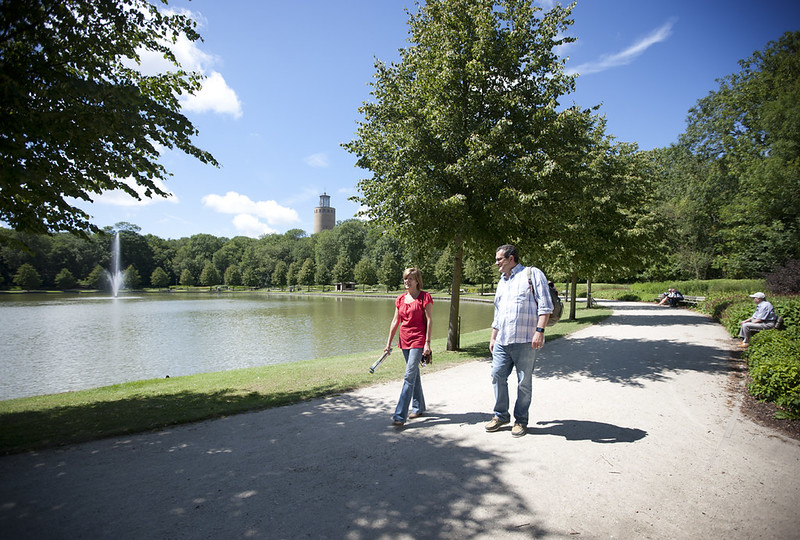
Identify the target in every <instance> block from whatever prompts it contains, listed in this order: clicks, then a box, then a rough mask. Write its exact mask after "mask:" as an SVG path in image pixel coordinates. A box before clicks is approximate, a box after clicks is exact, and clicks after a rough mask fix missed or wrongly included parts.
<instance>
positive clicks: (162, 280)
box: [150, 266, 169, 289]
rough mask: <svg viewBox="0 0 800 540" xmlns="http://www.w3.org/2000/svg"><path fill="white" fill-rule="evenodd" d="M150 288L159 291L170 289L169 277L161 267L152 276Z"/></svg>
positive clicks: (157, 267)
mask: <svg viewBox="0 0 800 540" xmlns="http://www.w3.org/2000/svg"><path fill="white" fill-rule="evenodd" d="M150 286H151V287H155V288H157V289H166V288H167V287H169V276H168V275H167V273H166V272H165V271H164V269H163V268H161V267H160V266H156V269H155V270H153V273H152V274H151V275H150Z"/></svg>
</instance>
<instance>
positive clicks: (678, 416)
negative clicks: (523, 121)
mask: <svg viewBox="0 0 800 540" xmlns="http://www.w3.org/2000/svg"><path fill="white" fill-rule="evenodd" d="M611 305H612V306H613V307H614V315H613V316H612V317H610V318H609V319H607V320H606V321H605V322H604V323H602V324H599V325H595V326H593V327H591V328H587V329H584V330H582V331H579V332H577V333H575V334H572V335H570V336H569V337H567V338H565V339H560V340H557V341H554V342H552V343H548V344H546V345H545V349H544V351H543V352H542V353H541V354H540V357H539V362H538V365H537V369H536V373H535V375H534V383H533V391H534V400H533V406H532V408H531V420H530V425H529V429H530V431H529V434H528V435H527V436H525V437H522V438H519V439H514V438H512V437H511V433H510V429H504V430H501V431H499V432H497V433H485V432H484V429H483V424H484V423H485V422H486V421H488V420H489V418H490V411H491V408H492V404H493V398H492V389H491V385H490V381H489V363H488V361H483V362H473V363H470V364H466V365H462V366H459V367H456V368H453V369H449V370H445V371H441V372H437V373H434V374H431V375H423V387H424V390H425V395H426V398H427V400H428V405H429V407H430V411H429V414H427V415H426V416H424V417H422V418H419V419H415V420H412V421H411V422H410V423H408V424H407V425H406V426H405V427H404V428H402V429H396V428H393V427H391V426H390V425H389V424H390V422H391V420H390V413H391V411H392V409H393V407H394V404H395V400H396V399H397V396H398V395H399V392H400V384H399V382H392V383H390V384H383V385H376V386H372V387H369V388H366V389H363V390H360V391H356V392H352V393H348V394H344V395H340V396H336V397H332V398H329V399H324V400H315V401H310V402H307V403H301V404H298V405H293V406H289V407H282V408H279V409H272V410H267V411H261V412H256V413H250V414H242V415H238V416H232V417H229V418H226V419H221V420H214V421H209V422H203V423H198V424H192V425H187V426H182V427H177V428H174V429H169V430H167V431H163V432H157V433H148V434H142V435H138V436H132V437H130V438H127V439H108V440H103V441H98V442H93V443H88V444H81V445H75V446H70V447H66V448H63V449H56V450H48V451H43V452H36V453H29V454H23V455H15V456H6V457H2V458H0V531H3V532H2V536H3V537H4V538H6V539H17V538H70V539H72V538H121V539H125V538H153V539H160V538H214V539H217V538H301V537H308V538H347V539H354V540H355V539H367V538H370V539H371V538H486V539H490V538H491V539H496V538H531V537H537V538H686V539H689V538H692V539H694V538H725V539H737V538H741V539H753V538H797V535H798V531H800V513H798V509H800V442H799V441H796V440H792V439H789V438H786V437H784V436H782V435H781V434H780V433H779V432H776V431H773V430H770V429H769V428H765V427H761V426H760V425H757V424H755V423H753V422H751V421H750V420H748V419H747V418H746V417H745V416H744V415H742V414H741V411H740V406H739V405H740V404H739V400H740V397H739V395H738V394H737V393H735V392H732V390H731V387H730V385H729V384H728V373H729V366H730V363H731V360H730V358H731V356H730V355H731V351H732V350H733V349H734V341H733V340H731V339H730V338H729V337H728V335H727V333H726V332H725V330H724V329H723V328H722V327H721V326H719V325H718V324H715V323H714V322H713V321H711V320H710V319H708V318H706V317H704V316H702V315H699V314H697V313H694V312H691V311H687V310H680V309H669V308H664V307H657V306H653V305H645V304H632V303H630V304H629V303H613V304H611ZM389 361H396V359H390V360H389ZM367 367H368V366H364V369H367ZM512 379H513V376H512ZM512 386H513V385H512ZM512 397H513V396H512Z"/></svg>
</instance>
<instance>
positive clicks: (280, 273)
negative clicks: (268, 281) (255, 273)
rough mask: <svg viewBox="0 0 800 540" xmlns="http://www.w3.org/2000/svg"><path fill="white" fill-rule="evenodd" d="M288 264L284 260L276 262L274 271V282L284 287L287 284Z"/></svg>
mask: <svg viewBox="0 0 800 540" xmlns="http://www.w3.org/2000/svg"><path fill="white" fill-rule="evenodd" d="M288 272H289V267H288V265H287V264H286V263H285V262H283V261H278V262H277V263H275V270H274V271H273V272H272V284H273V285H275V286H276V287H280V288H281V289H283V288H284V287H285V286H286V285H287V284H288V280H287V274H288Z"/></svg>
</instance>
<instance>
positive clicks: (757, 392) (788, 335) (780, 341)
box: [747, 327, 800, 418]
mask: <svg viewBox="0 0 800 540" xmlns="http://www.w3.org/2000/svg"><path fill="white" fill-rule="evenodd" d="M747 356H748V362H747V365H748V366H749V368H750V377H751V381H750V384H749V385H748V390H749V391H750V393H751V394H752V395H753V396H755V397H757V398H759V399H765V400H767V401H774V402H775V404H776V405H777V406H778V407H780V408H781V409H783V411H782V413H781V416H782V417H784V418H800V330H798V328H797V327H794V328H792V329H787V330H784V331H777V330H771V331H765V332H759V333H758V334H756V335H755V336H754V337H753V340H752V342H751V349H749V350H748V355H747Z"/></svg>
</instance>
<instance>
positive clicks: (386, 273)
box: [378, 253, 403, 292]
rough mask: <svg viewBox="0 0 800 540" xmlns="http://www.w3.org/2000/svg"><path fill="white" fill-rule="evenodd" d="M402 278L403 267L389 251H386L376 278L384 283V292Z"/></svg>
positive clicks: (393, 286) (395, 285)
mask: <svg viewBox="0 0 800 540" xmlns="http://www.w3.org/2000/svg"><path fill="white" fill-rule="evenodd" d="M402 279H403V267H402V266H400V263H399V262H398V261H397V259H395V258H394V256H393V255H392V254H391V253H387V254H386V255H385V256H384V257H383V261H381V267H380V269H379V270H378V280H379V281H380V282H381V283H383V284H384V285H386V292H389V290H391V289H394V288H395V287H397V285H398V284H399V283H400V281H401V280H402Z"/></svg>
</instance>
